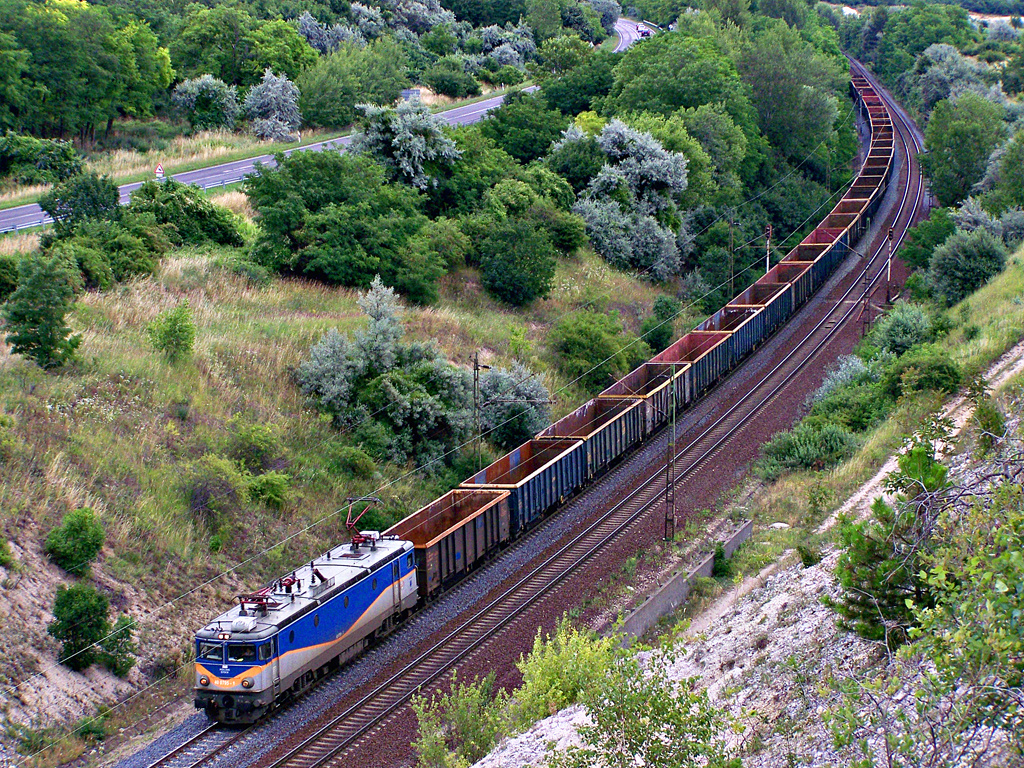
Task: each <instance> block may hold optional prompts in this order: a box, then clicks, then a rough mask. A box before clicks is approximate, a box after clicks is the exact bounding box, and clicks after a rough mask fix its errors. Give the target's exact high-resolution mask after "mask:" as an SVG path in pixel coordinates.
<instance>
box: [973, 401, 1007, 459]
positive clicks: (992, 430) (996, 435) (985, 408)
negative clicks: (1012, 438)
mask: <svg viewBox="0 0 1024 768" xmlns="http://www.w3.org/2000/svg"><path fill="white" fill-rule="evenodd" d="M974 423H975V425H976V426H977V428H978V447H979V448H981V450H982V452H983V453H988V452H989V451H991V450H992V449H993V448H995V446H996V444H997V443H998V442H999V441H1000V440H1001V439H1002V437H1003V436H1004V435H1005V434H1006V418H1005V417H1004V416H1003V412H1002V411H1001V410H1000V409H999V406H998V404H997V403H996V401H995V400H994V399H992V397H991V396H990V395H984V396H982V397H979V398H978V399H977V402H976V404H975V408H974Z"/></svg>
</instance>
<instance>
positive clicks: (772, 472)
mask: <svg viewBox="0 0 1024 768" xmlns="http://www.w3.org/2000/svg"><path fill="white" fill-rule="evenodd" d="M856 447H857V438H856V437H854V435H853V433H851V432H850V431H849V430H847V429H845V428H844V427H841V426H839V425H837V424H822V425H821V426H817V425H811V424H803V423H801V424H798V425H797V426H796V427H794V428H793V429H792V430H790V431H788V432H780V433H778V434H777V435H775V436H774V437H773V438H772V439H771V440H769V441H768V442H767V443H765V444H764V445H763V446H761V458H760V459H759V460H758V462H757V471H758V474H760V475H761V477H763V478H765V479H766V480H776V479H778V477H779V476H780V475H781V474H782V473H783V472H785V471H791V470H797V469H812V470H820V469H826V468H828V467H832V466H835V465H836V464H838V463H839V462H840V461H842V460H843V459H845V458H848V457H849V456H851V455H852V454H853V451H854V449H856Z"/></svg>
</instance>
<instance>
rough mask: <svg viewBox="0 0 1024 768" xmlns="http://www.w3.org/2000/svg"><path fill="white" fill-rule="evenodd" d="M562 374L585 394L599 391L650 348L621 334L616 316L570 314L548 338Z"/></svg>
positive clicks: (648, 355)
mask: <svg viewBox="0 0 1024 768" xmlns="http://www.w3.org/2000/svg"><path fill="white" fill-rule="evenodd" d="M548 343H549V344H550V346H551V349H552V351H553V352H554V354H555V356H556V360H557V365H558V367H559V369H560V370H561V371H562V373H563V374H564V375H565V376H567V377H568V378H569V379H570V380H571V381H573V382H578V383H579V384H580V386H581V387H582V388H583V389H584V390H585V391H587V392H600V391H601V390H602V389H604V388H605V387H608V386H609V385H610V384H612V382H614V381H615V380H616V379H619V378H622V376H624V375H625V374H627V373H629V371H631V370H632V369H633V368H634V367H636V366H637V365H639V364H640V363H642V362H644V361H645V360H647V359H648V358H650V357H651V354H652V353H651V348H650V347H648V346H647V344H645V343H644V342H642V341H640V340H639V339H637V338H636V337H635V336H633V335H631V334H628V333H625V332H624V331H623V329H622V323H621V321H620V320H619V318H618V316H617V315H616V314H611V315H605V314H602V313H600V312H590V311H578V312H570V313H569V314H567V315H565V316H564V317H562V318H561V319H560V320H559V321H558V322H557V323H556V324H555V326H554V327H553V328H552V329H551V333H550V335H549V338H548Z"/></svg>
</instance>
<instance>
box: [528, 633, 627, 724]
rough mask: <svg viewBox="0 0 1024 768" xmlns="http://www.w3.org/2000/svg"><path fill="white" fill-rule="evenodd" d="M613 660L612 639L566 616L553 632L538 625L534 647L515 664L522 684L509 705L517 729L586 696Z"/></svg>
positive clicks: (613, 646)
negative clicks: (578, 627) (545, 632)
mask: <svg viewBox="0 0 1024 768" xmlns="http://www.w3.org/2000/svg"><path fill="white" fill-rule="evenodd" d="M614 659H615V643H614V639H613V638H611V637H598V636H597V635H595V634H594V633H592V632H589V631H587V630H585V629H577V628H576V627H574V626H573V625H572V623H571V622H570V621H569V619H568V618H567V617H564V616H563V617H562V619H561V620H560V621H559V623H558V627H557V628H556V629H555V633H554V635H547V636H543V635H542V634H541V631H540V630H539V629H538V630H537V635H536V637H534V639H533V648H532V649H531V650H530V652H529V654H527V655H526V656H525V657H521V658H520V659H519V661H518V662H517V663H516V666H517V667H518V669H519V672H520V674H522V676H523V684H522V686H521V687H520V688H519V689H518V690H516V692H515V694H514V695H513V697H512V702H511V706H510V712H511V714H510V718H511V725H512V728H513V730H525V729H527V728H529V727H530V726H531V725H533V724H534V723H535V722H537V721H538V720H542V719H543V718H545V717H550V716H551V715H553V714H555V713H556V712H558V711H560V710H562V709H564V708H565V707H568V706H569V705H570V704H575V703H576V702H578V701H581V700H582V699H583V698H584V697H585V696H587V695H588V694H589V693H591V692H592V691H594V689H595V688H596V687H597V685H598V683H599V681H600V680H601V679H603V678H604V677H605V675H607V674H608V673H609V671H610V669H611V667H612V666H613V664H614Z"/></svg>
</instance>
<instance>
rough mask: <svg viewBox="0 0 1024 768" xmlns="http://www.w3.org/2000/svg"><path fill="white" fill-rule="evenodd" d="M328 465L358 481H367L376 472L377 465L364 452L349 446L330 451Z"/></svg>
mask: <svg viewBox="0 0 1024 768" xmlns="http://www.w3.org/2000/svg"><path fill="white" fill-rule="evenodd" d="M328 463H329V465H330V466H331V467H332V468H333V469H335V470H336V471H338V472H344V473H346V474H348V475H351V476H352V477H356V478H359V479H360V480H369V479H370V478H372V477H373V475H374V473H376V471H377V465H376V464H375V463H374V461H373V459H371V458H370V457H369V455H368V454H367V453H366V451H364V450H362V449H360V448H356V447H354V446H351V445H342V446H339V447H338V448H337V449H335V450H333V451H331V452H330V455H329V458H328Z"/></svg>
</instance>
